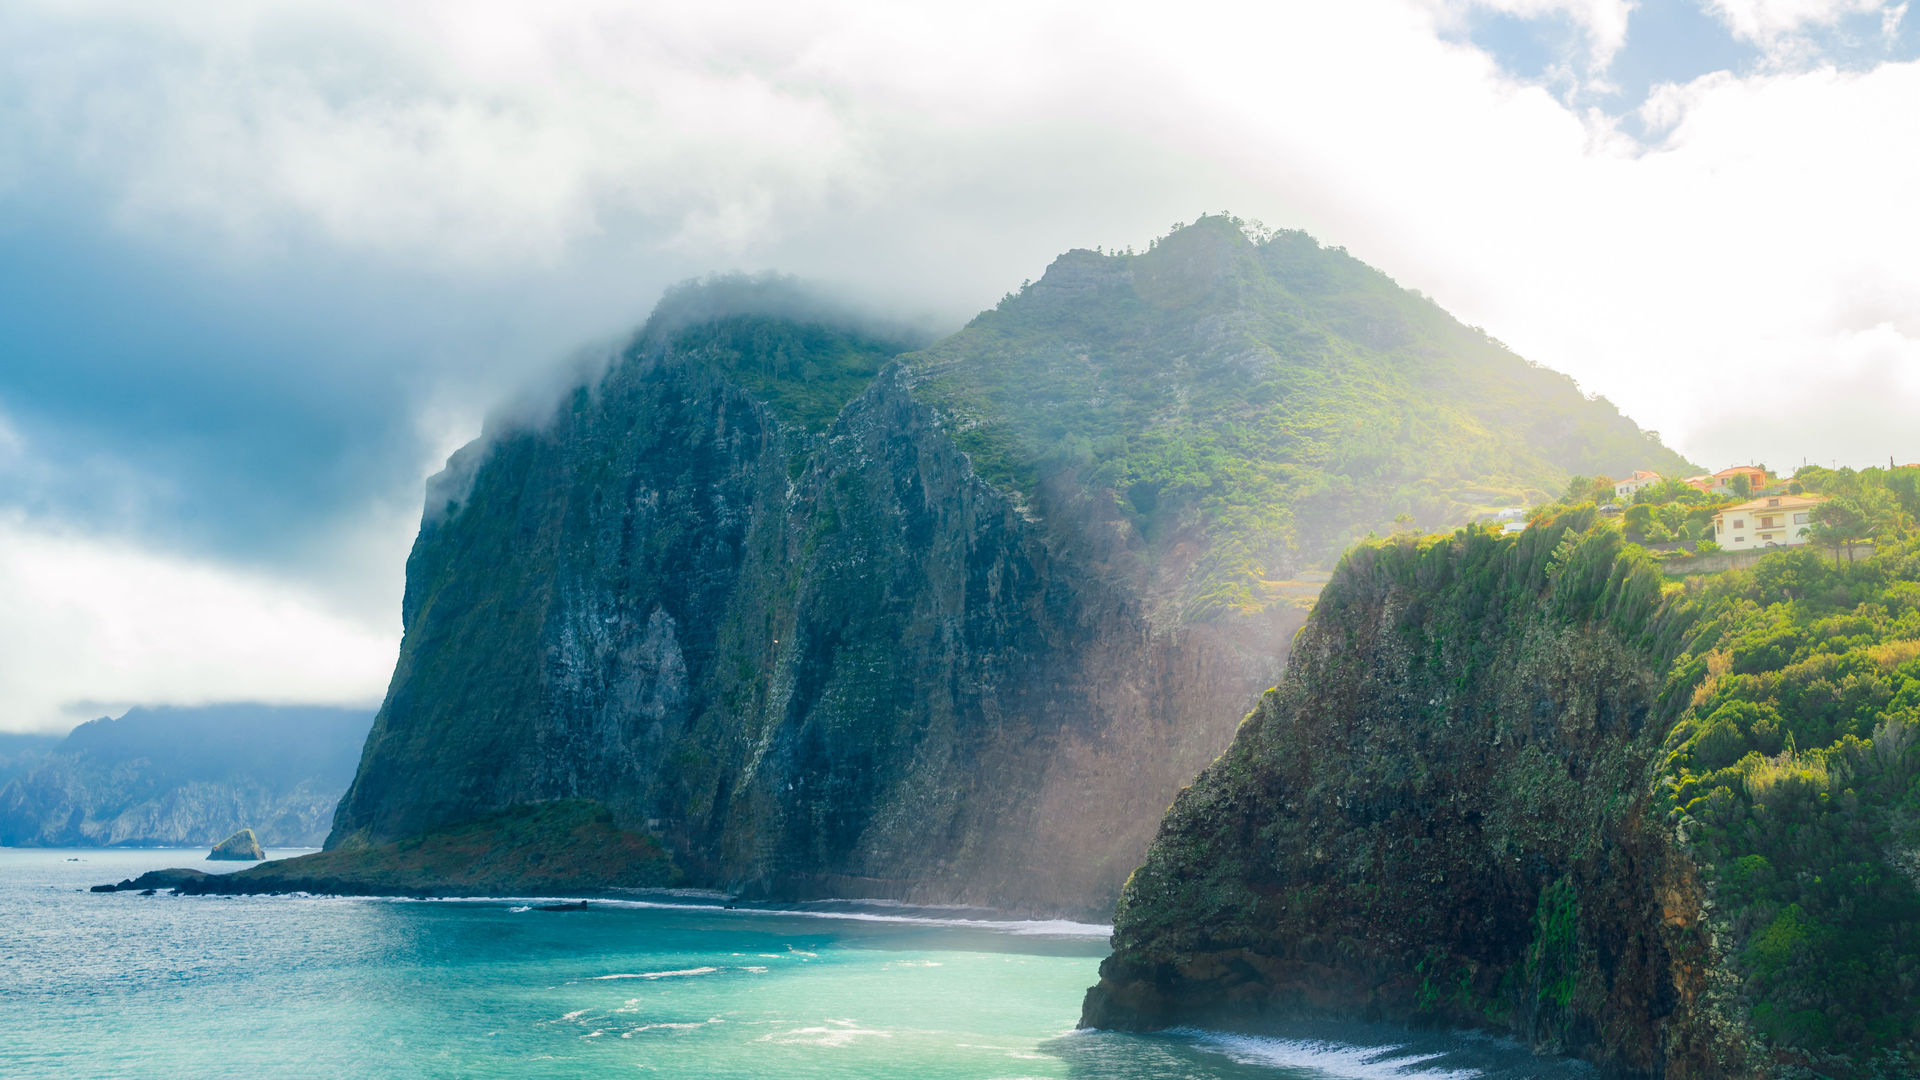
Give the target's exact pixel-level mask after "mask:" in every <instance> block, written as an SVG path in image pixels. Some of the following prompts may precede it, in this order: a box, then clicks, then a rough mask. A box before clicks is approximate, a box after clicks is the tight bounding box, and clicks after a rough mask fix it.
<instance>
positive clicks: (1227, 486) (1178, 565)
mask: <svg viewBox="0 0 1920 1080" xmlns="http://www.w3.org/2000/svg"><path fill="white" fill-rule="evenodd" d="M919 344H920V343H918V342H913V341H909V340H904V339H903V338H902V337H901V336H900V335H899V334H897V333H895V332H891V331H889V330H887V329H886V328H884V327H881V328H875V327H873V326H871V325H868V324H866V323H863V322H862V321H861V320H859V319H857V318H853V317H850V316H849V315H848V314H847V313H846V312H845V311H843V310H839V309H836V308H835V307H834V306H833V305H831V304H826V303H822V302H820V301H818V300H817V299H815V300H809V299H808V298H807V297H806V296H805V290H804V289H800V288H798V287H795V286H793V285H791V284H790V283H788V284H781V283H778V282H768V281H758V282H756V281H752V280H732V281H722V282H719V283H708V284H706V285H702V286H697V287H689V288H684V289H681V290H677V291H676V292H674V293H671V294H669V296H668V297H667V298H666V299H665V300H664V301H663V302H662V304H661V306H660V307H659V309H657V310H656V311H655V313H654V315H653V317H652V319H651V320H650V321H649V323H648V325H647V326H646V327H645V328H644V329H643V330H642V331H641V332H640V333H639V334H638V335H636V337H635V339H634V340H633V342H632V343H631V345H630V346H629V347H628V348H627V349H626V350H624V351H623V353H622V355H621V356H620V358H619V359H618V361H617V362H616V363H615V364H614V365H613V366H612V368H611V369H610V370H609V371H608V372H607V374H606V375H605V376H604V378H602V379H600V380H598V381H597V382H596V383H595V384H593V385H591V386H582V387H580V388H578V389H577V391H576V392H575V393H574V394H572V395H571V396H570V397H569V398H568V399H567V400H566V401H564V402H562V403H560V407H559V408H558V410H557V411H556V413H555V415H554V416H553V417H552V419H551V420H550V421H549V422H547V423H545V424H543V425H541V426H539V427H538V428H527V427H524V426H521V427H513V426H508V425H494V426H493V427H492V428H491V429H490V430H489V432H488V433H487V435H486V436H485V437H484V438H483V439H482V440H480V441H478V442H476V443H474V444H473V445H471V446H469V447H467V448H465V449H462V450H461V451H460V452H458V453H457V454H455V455H454V457H453V458H452V459H451V460H450V461H449V463H448V469H447V471H446V472H445V473H443V474H442V475H441V476H440V477H437V478H436V479H435V480H434V481H433V482H432V483H430V485H429V492H428V503H429V505H428V512H427V514H426V515H425V518H424V520H423V522H422V525H421V530H420V534H419V538H418V539H417V540H416V542H415V544H414V548H413V552H412V555H411V557H410V558H409V560H408V563H407V589H406V599H405V603H404V606H403V611H402V621H403V624H404V626H405V628H406V630H405V639H404V642H403V644H402V646H401V652H400V656H399V662H398V664H397V666H396V668H395V671H394V676H393V681H392V683H391V685H390V688H389V691H388V696H387V700H386V702H385V704H384V705H383V707H382V709H381V713H380V716H379V718H378V720H377V721H376V722H375V725H374V728H373V731H372V733H371V734H370V736H369V738H368V743H367V750H366V754H365V757H364V759H363V761H362V765H361V769H360V772H359V774H358V775H357V777H356V779H355V781H354V785H353V788H352V789H351V790H350V791H349V793H348V794H347V795H346V796H345V797H344V798H343V799H342V800H341V803H340V809H339V812H338V815H337V817H336V819H335V828H334V832H333V834H332V836H331V838H330V839H329V841H328V843H329V846H330V847H332V848H334V849H335V850H336V851H338V852H341V853H342V854H343V856H344V855H348V854H351V853H352V852H353V851H354V850H356V849H364V850H371V849H374V848H378V847H380V846H381V845H386V844H389V843H393V842H397V841H403V840H407V839H409V838H414V837H419V836H421V835H423V834H431V833H432V832H433V831H434V830H442V829H446V828H449V827H454V826H457V825H459V824H460V823H461V822H464V821H471V820H474V819H477V818H479V817H481V816H483V815H488V814H495V813H499V812H502V811H505V810H507V809H509V808H511V807H514V806H516V805H520V804H528V803H536V802H540V801H544V800H552V799H560V798H581V799H589V800H593V801H596V802H600V803H602V804H604V805H606V806H607V807H609V808H610V809H611V810H612V811H613V812H614V815H615V819H616V821H617V823H618V825H619V826H620V827H621V828H631V829H637V830H645V831H647V832H648V833H650V834H652V835H654V836H656V837H658V838H659V840H660V842H661V843H662V845H663V846H665V847H666V848H667V850H668V851H669V852H671V854H672V856H673V858H674V859H675V861H676V863H677V864H678V865H679V866H680V867H681V868H682V869H683V870H684V872H685V873H686V875H687V877H688V879H689V880H690V881H693V882H695V883H697V884H702V885H717V886H722V887H728V888H734V889H738V890H740V891H742V892H744V893H749V894H754V895H765V896H775V897H803V896H846V895H867V896H882V895H885V896H897V897H902V898H907V899H914V900H920V901H928V902H979V903H987V904H992V905H997V906H1002V907H1009V908H1018V909H1024V910H1050V911H1078V912H1085V913H1101V914H1104V912H1105V911H1108V910H1111V903H1112V901H1113V899H1114V898H1115V896H1116V895H1117V893H1118V891H1119V888H1120V886H1121V883H1122V882H1123V881H1124V880H1125V878H1126V875H1127V873H1128V871H1129V870H1131V869H1132V868H1133V867H1134V866H1136V865H1138V864H1139V861H1140V858H1141V856H1142V855H1143V854H1144V852H1145V850H1146V847H1147V844H1148V842H1149V840H1150V839H1151V837H1152V832H1153V827H1154V823H1155V822H1156V821H1157V820H1158V818H1159V816H1160V814H1161V813H1162V812H1163V811H1164V809H1165V807H1166V806H1167V804H1168V802H1169V801H1170V800H1171V799H1172V798H1173V796H1174V795H1175V793H1176V792H1178V791H1179V790H1180V788H1181V787H1182V786H1183V785H1184V784H1186V783H1187V782H1188V781H1190V780H1191V779H1192V778H1193V776H1194V775H1195V774H1196V773H1197V772H1198V771H1199V770H1200V768H1201V767H1203V766H1204V765H1205V764H1206V763H1207V762H1208V761H1211V760H1212V759H1213V758H1214V757H1215V756H1216V755H1217V754H1218V753H1219V752H1220V751H1221V750H1222V749H1223V748H1225V747H1226V745H1227V744H1228V742H1229V741H1230V739H1231V738H1232V735H1233V731H1234V729H1235V727H1236V725H1237V722H1238V720H1239V718H1240V717H1242V716H1244V715H1245V713H1246V710H1247V709H1248V708H1249V707H1250V706H1251V705H1252V704H1253V702H1254V700H1255V699H1256V697H1257V695H1258V694H1259V693H1260V692H1261V691H1262V690H1264V689H1265V688H1267V687H1269V686H1271V685H1273V683H1274V681H1275V680H1276V679H1277V678H1278V676H1279V673H1280V671H1281V668H1282V665H1283V663H1284V660H1285V657H1286V652H1287V649H1288V646H1289V642H1291V640H1292V638H1293V632H1294V630H1296V629H1297V628H1298V627H1299V626H1300V624H1301V622H1302V621H1304V618H1305V606H1306V605H1307V604H1308V603H1310V602H1311V598H1312V596H1313V595H1314V594H1315V593H1316V592H1317V591H1318V588H1319V583H1320V582H1323V581H1324V580H1325V575H1326V572H1327V571H1329V570H1331V568H1332V566H1333V562H1334V559H1335V557H1336V555H1337V553H1338V552H1339V551H1340V550H1341V548H1342V547H1343V546H1344V545H1345V544H1346V543H1347V542H1348V541H1349V540H1350V539H1351V538H1353V537H1355V536H1364V535H1365V534H1367V533H1368V532H1369V531H1375V530H1378V531H1381V532H1389V531H1392V530H1394V529H1396V528H1397V527H1398V525H1397V524H1396V519H1399V521H1400V523H1401V524H1413V525H1417V526H1422V527H1426V528H1440V527H1444V526H1447V525H1451V524H1454V523H1458V522H1463V521H1466V520H1470V519H1471V518H1472V517H1474V516H1476V515H1477V514H1478V513H1480V512H1482V511H1484V510H1486V509H1489V508H1492V507H1496V506H1503V505H1509V504H1513V503H1518V502H1523V501H1544V500H1545V498H1546V497H1547V496H1548V495H1549V494H1551V493H1556V492H1558V491H1560V490H1561V489H1562V488H1564V487H1565V485H1566V483H1567V480H1568V477H1569V476H1570V475H1571V474H1575V473H1583V474H1594V473H1602V472H1606V473H1616V474H1624V473H1626V472H1629V471H1631V470H1632V469H1635V468H1651V469H1662V470H1669V471H1671V470H1679V469H1685V468H1686V467H1687V466H1686V463H1685V462H1684V461H1683V460H1682V459H1681V458H1680V457H1679V456H1678V455H1677V454H1675V453H1674V452H1673V451H1671V450H1669V449H1668V448H1667V447H1665V446H1663V445H1661V443H1660V441H1659V440H1658V438H1657V437H1655V436H1653V435H1652V434H1651V433H1647V432H1643V431H1641V430H1640V429H1639V428H1638V427H1637V426H1635V425H1634V424H1633V422H1632V421H1630V420H1628V419H1626V418H1625V417H1623V416H1621V415H1620V413H1619V411H1618V410H1617V409H1615V408H1614V407H1613V406H1611V405H1610V404H1608V403H1606V402H1605V401H1602V400H1598V399H1593V398H1589V397H1587V396H1585V395H1583V394H1581V393H1579V392H1578V389H1577V388H1576V387H1575V385H1574V384H1573V382H1572V380H1570V379H1568V378H1566V377H1565V376H1563V375H1559V374H1556V373H1554V372H1552V371H1549V370H1547V369H1545V368H1541V367H1538V366H1536V365H1533V364H1530V363H1528V362H1527V361H1526V360H1523V359H1521V358H1520V357H1518V356H1515V355H1514V354H1513V353H1512V352H1510V351H1509V350H1507V349H1506V347H1504V346H1502V345H1500V344H1499V343H1498V342H1496V341H1494V340H1493V339H1491V338H1489V337H1487V336H1486V335H1485V334H1484V333H1481V332H1479V331H1477V330H1474V329H1472V328H1470V327H1466V326H1463V325H1461V324H1460V323H1458V322H1457V321H1455V320H1454V319H1452V318H1451V317H1450V316H1448V315H1447V314H1446V313H1445V312H1444V311H1442V310H1440V309H1439V308H1438V307H1437V306H1435V305H1434V304H1433V303H1432V302H1431V301H1429V300H1427V299H1425V298H1424V297H1421V296H1418V295H1416V294H1413V293H1410V292H1407V291H1405V290H1403V289H1401V288H1400V287H1399V286H1397V285H1395V284H1394V283H1393V281H1392V280H1391V279H1389V278H1388V277H1387V276H1386V275H1384V274H1382V273H1380V272H1379V271H1377V270H1373V269H1371V268H1369V267H1367V266H1365V265H1364V264H1362V263H1360V262H1358V261H1357V260H1355V259H1353V258H1351V257H1350V256H1348V255H1347V254H1346V253H1345V252H1343V251H1341V250H1339V249H1335V248H1324V247H1321V246H1320V245H1319V244H1317V243H1315V242H1314V241H1313V240H1312V239H1311V238H1310V237H1307V236H1306V235H1304V234H1301V233H1281V234H1274V235H1264V234H1262V235H1252V234H1250V232H1249V231H1248V230H1247V229H1245V228H1243V226H1242V225H1241V223H1239V222H1237V221H1234V220H1232V219H1229V218H1223V217H1208V218H1205V219H1203V220H1201V221H1200V222H1197V223H1195V224H1193V225H1190V226H1186V227H1184V228H1180V229H1177V230H1176V231H1174V232H1173V233H1172V234H1171V235H1169V236H1167V237H1165V238H1163V239H1161V240H1160V241H1158V242H1157V243H1156V244H1155V245H1154V246H1153V248H1152V249H1151V250H1149V251H1147V252H1143V253H1140V254H1131V253H1129V254H1103V253H1100V252H1092V251H1072V252H1068V253H1067V254H1065V255H1063V256H1061V257H1060V258H1059V259H1057V260H1056V261H1055V262H1054V263H1053V265H1052V266H1051V267H1050V268H1049V269H1048V270H1047V273H1046V275H1045V276H1044V277H1043V278H1042V279H1041V280H1040V281H1038V282H1035V283H1032V284H1031V285H1028V286H1024V287H1022V289H1021V290H1020V291H1019V292H1018V293H1014V294H1009V296H1008V297H1007V299H1006V300H1005V301H1003V302H1002V303H1001V304H1000V305H999V306H998V307H996V308H995V309H994V310H992V311H989V312H985V313H983V314H981V315H980V316H978V317H977V318H975V319H974V320H973V322H972V323H971V324H970V325H969V326H967V327H966V328H965V329H963V330H962V331H960V332H959V333H957V334H955V335H953V336H952V337H949V338H947V339H946V340H944V341H941V342H939V343H936V344H933V345H931V346H927V347H923V348H918V349H916V348H915V346H916V345H919ZM613 883H614V884H617V882H613Z"/></svg>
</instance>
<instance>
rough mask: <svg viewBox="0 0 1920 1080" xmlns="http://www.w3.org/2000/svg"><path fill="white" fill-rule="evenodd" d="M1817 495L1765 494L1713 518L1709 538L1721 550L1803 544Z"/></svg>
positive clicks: (1823, 499)
mask: <svg viewBox="0 0 1920 1080" xmlns="http://www.w3.org/2000/svg"><path fill="white" fill-rule="evenodd" d="M1823 502H1826V499H1825V498H1823V497H1821V496H1819V495H1768V496H1765V497H1762V498H1758V499H1750V500H1748V501H1747V502H1743V503H1740V504H1738V505H1736V506H1729V507H1727V508H1726V509H1725V510H1722V511H1720V512H1719V513H1717V514H1715V515H1713V539H1714V540H1715V542H1717V543H1718V544H1719V545H1720V547H1721V548H1722V550H1726V551H1751V550H1753V549H1755V548H1769V547H1793V546H1795V545H1797V544H1804V543H1806V542H1807V533H1808V532H1809V531H1810V530H1811V529H1812V527H1813V508H1814V507H1816V506H1818V505H1820V504H1821V503H1823Z"/></svg>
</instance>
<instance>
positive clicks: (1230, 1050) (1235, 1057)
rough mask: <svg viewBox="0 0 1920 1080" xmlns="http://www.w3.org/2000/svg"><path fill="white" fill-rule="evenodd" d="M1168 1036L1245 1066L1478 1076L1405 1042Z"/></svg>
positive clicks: (1368, 1076)
mask: <svg viewBox="0 0 1920 1080" xmlns="http://www.w3.org/2000/svg"><path fill="white" fill-rule="evenodd" d="M1167 1034H1169V1035H1175V1036H1179V1037H1181V1038H1184V1039H1187V1040H1188V1041H1190V1043H1191V1044H1192V1045H1193V1047H1194V1048H1195V1049H1199V1050H1206V1051H1210V1052H1212V1053H1216V1054H1222V1055H1224V1056H1226V1057H1227V1058H1229V1059H1231V1060H1232V1061H1234V1062H1235V1063H1237V1064H1241V1065H1268V1066H1275V1067H1278V1068H1283V1069H1301V1070H1309V1071H1311V1072H1313V1073H1316V1074H1320V1075H1325V1076H1337V1077H1341V1078H1342V1080H1347V1078H1352V1080H1473V1078H1475V1077H1481V1076H1485V1075H1486V1074H1485V1073H1483V1072H1481V1071H1480V1070H1479V1069H1453V1068H1440V1067H1435V1066H1432V1065H1430V1064H1429V1063H1430V1062H1433V1061H1435V1060H1436V1059H1439V1058H1444V1057H1447V1056H1448V1054H1447V1053H1446V1052H1445V1051H1434V1050H1417V1051H1416V1050H1413V1049H1411V1048H1409V1047H1407V1046H1404V1045H1388V1046H1354V1045H1351V1044H1348V1043H1338V1042H1328V1041H1324V1040H1319V1039H1282V1038H1270V1037H1263V1036H1258V1035H1231V1034H1226V1033H1222V1032H1217V1031H1203V1030H1200V1029H1197V1028H1174V1029H1171V1030H1169V1031H1168V1032H1167Z"/></svg>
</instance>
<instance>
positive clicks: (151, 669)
mask: <svg viewBox="0 0 1920 1080" xmlns="http://www.w3.org/2000/svg"><path fill="white" fill-rule="evenodd" d="M392 623H393V624H397V623H398V619H397V618H395V619H392ZM398 641H399V633H398V628H397V625H395V626H394V627H393V628H392V629H386V628H381V629H374V628H371V627H368V626H365V625H361V624H360V623H357V622H354V621H352V620H349V619H346V618H343V617H341V616H338V615H335V614H332V613H330V612H329V611H328V610H327V605H326V604H325V603H324V602H319V601H316V600H315V599H314V598H312V597H310V596H308V595H307V594H305V593H304V592H303V591H302V590H300V589H297V588H294V587H290V586H288V585H286V584H284V583H281V582H277V581H274V580H271V579H267V578H263V577H259V576H254V575H248V574H244V573H239V572H236V571H234V570H232V569H231V568H227V567H222V566H218V565H214V564H210V563H206V562H199V561H193V560H187V559H179V558H169V557H166V556H162V555H157V554H155V553H152V552H148V551H142V550H140V549H139V548H137V547H134V546H131V545H125V544H118V543H112V542H103V541H99V540H94V539H89V538H86V537H81V536H75V535H72V534H69V533H65V532H63V531H60V530H58V529H52V528H48V527H46V526H44V525H38V524H35V523H32V522H29V521H27V520H25V519H23V518H21V517H19V516H10V517H6V518H0V657H4V658H5V662H4V663H3V664H0V702H4V706H0V729H10V730H33V729H57V728H60V727H62V726H71V725H72V724H73V723H75V722H77V721H79V720H85V719H91V717H90V716H84V715H74V713H73V711H72V709H71V706H72V705H73V704H74V703H76V702H100V703H114V704H122V703H124V704H200V703H205V702H208V701H233V700H253V701H269V702H289V703H298V702H365V703H371V702H374V701H377V700H378V699H379V697H380V695H381V693H382V692H383V691H384V690H385V688H386V681H387V677H388V676H389V675H390V674H391V673H392V670H393V660H394V656H395V652H396V649H397V646H398Z"/></svg>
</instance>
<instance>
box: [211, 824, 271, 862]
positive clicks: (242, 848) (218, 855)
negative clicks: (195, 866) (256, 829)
mask: <svg viewBox="0 0 1920 1080" xmlns="http://www.w3.org/2000/svg"><path fill="white" fill-rule="evenodd" d="M266 857H267V853H266V852H264V851H261V850H260V841H259V840H257V839H255V838H254V835H253V830H252V829H241V830H240V831H239V832H237V833H234V834H233V835H232V836H229V837H227V838H226V839H225V840H222V841H220V842H219V843H217V844H215V845H213V850H212V851H209V852H207V858H209V859H231V860H233V861H234V862H259V861H260V860H262V859H264V858H266Z"/></svg>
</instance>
